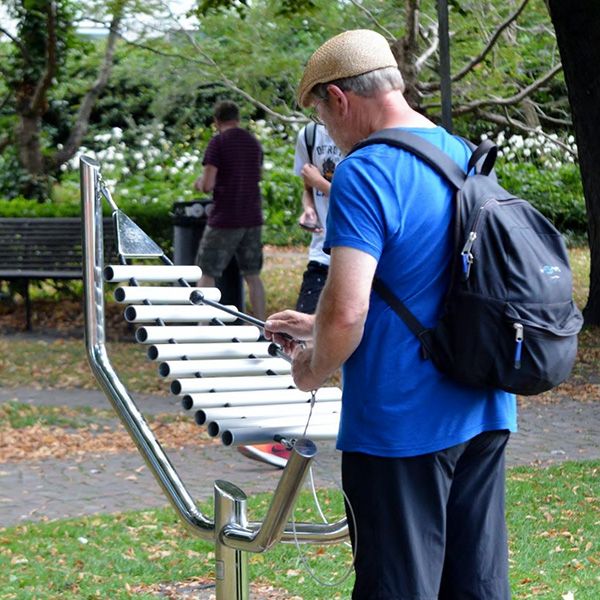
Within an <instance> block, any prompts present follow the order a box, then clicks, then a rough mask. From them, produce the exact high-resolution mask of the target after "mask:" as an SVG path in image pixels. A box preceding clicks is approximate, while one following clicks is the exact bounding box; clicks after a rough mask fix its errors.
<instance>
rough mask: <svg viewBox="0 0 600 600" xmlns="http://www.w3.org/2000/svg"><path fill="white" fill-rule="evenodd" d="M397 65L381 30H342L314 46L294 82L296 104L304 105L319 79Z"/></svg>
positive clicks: (323, 79) (334, 78) (331, 79)
mask: <svg viewBox="0 0 600 600" xmlns="http://www.w3.org/2000/svg"><path fill="white" fill-rule="evenodd" d="M397 66H398V64H397V63H396V59H395V58H394V55H393V54H392V51H391V49H390V46H389V44H388V42H387V40H386V39H385V38H384V37H383V36H382V35H381V34H379V33H377V32H376V31H371V30H369V29H354V30H352V31H345V32H344V33H340V34H339V35H336V36H335V37H332V38H331V39H330V40H328V41H327V42H325V43H324V44H323V45H322V46H320V47H319V48H317V50H316V51H315V52H314V54H313V55H312V56H311V57H310V58H309V59H308V62H307V64H306V68H305V69H304V74H303V76H302V80H301V81H300V85H299V86H298V104H300V106H302V107H303V108H306V107H307V106H308V95H309V93H310V91H311V90H312V88H313V87H314V86H315V85H317V84H319V83H327V82H329V81H335V80H336V79H344V78H346V77H356V76H357V75H363V74H364V73H369V72H370V71H377V70H378V69H385V68H386V67H397Z"/></svg>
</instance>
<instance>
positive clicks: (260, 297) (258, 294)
mask: <svg viewBox="0 0 600 600" xmlns="http://www.w3.org/2000/svg"><path fill="white" fill-rule="evenodd" d="M244 279H245V280H246V283H247V284H248V295H249V296H250V304H251V305H252V312H253V313H254V316H255V317H256V318H257V319H260V320H261V321H264V320H265V316H266V315H265V311H266V307H265V304H266V301H265V287H264V285H263V282H262V279H261V278H260V275H244Z"/></svg>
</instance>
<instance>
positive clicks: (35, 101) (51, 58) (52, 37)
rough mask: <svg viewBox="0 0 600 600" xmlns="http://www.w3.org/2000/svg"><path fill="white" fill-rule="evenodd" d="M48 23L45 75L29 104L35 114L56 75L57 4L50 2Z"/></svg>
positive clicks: (36, 87)
mask: <svg viewBox="0 0 600 600" xmlns="http://www.w3.org/2000/svg"><path fill="white" fill-rule="evenodd" d="M46 24H47V26H48V46H47V48H46V70H45V71H44V75H43V76H42V78H41V79H40V80H39V81H38V83H37V85H36V86H35V91H34V92H33V96H32V98H31V102H30V104H29V111H30V112H31V113H33V114H36V113H39V112H40V111H41V110H42V107H43V105H44V103H45V102H46V92H47V91H48V89H49V88H50V86H51V85H52V79H53V78H54V76H55V75H56V66H57V65H56V60H57V59H56V4H55V3H54V2H49V3H48V15H47V20H46Z"/></svg>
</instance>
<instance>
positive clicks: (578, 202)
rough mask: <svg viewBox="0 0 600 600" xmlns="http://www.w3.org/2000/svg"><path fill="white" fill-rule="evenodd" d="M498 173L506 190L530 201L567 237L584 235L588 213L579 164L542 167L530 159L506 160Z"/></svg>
mask: <svg viewBox="0 0 600 600" xmlns="http://www.w3.org/2000/svg"><path fill="white" fill-rule="evenodd" d="M497 173H498V179H499V181H500V183H501V184H502V185H503V186H504V187H505V188H506V189H507V190H510V191H511V192H513V193H514V194H516V195H518V196H520V197H521V198H524V199H525V200H529V202H531V203H532V204H533V205H534V206H535V207H536V208H537V209H538V210H539V211H540V212H541V213H542V214H543V215H545V216H546V217H547V218H548V219H550V221H552V222H553V223H554V225H555V227H556V228H557V229H558V230H559V231H561V232H562V233H564V234H565V235H566V236H567V238H569V237H576V238H581V237H583V236H585V233H586V231H587V215H586V210H585V201H584V198H583V187H582V184H581V177H580V174H579V168H578V166H577V165H575V164H568V163H567V164H564V165H561V166H560V167H557V168H554V169H549V168H547V169H542V168H539V167H537V166H536V165H533V164H531V163H527V162H518V161H517V162H505V163H503V164H501V165H500V166H499V167H498V169H497Z"/></svg>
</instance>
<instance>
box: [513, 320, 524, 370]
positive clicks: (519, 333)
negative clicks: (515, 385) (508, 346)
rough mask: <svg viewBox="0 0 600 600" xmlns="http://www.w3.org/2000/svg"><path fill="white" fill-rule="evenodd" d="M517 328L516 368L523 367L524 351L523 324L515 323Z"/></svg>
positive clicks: (514, 325)
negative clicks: (522, 354)
mask: <svg viewBox="0 0 600 600" xmlns="http://www.w3.org/2000/svg"><path fill="white" fill-rule="evenodd" d="M513 327H514V328H515V369H520V368H521V353H522V352H523V337H524V334H523V325H522V324H521V323H513Z"/></svg>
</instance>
